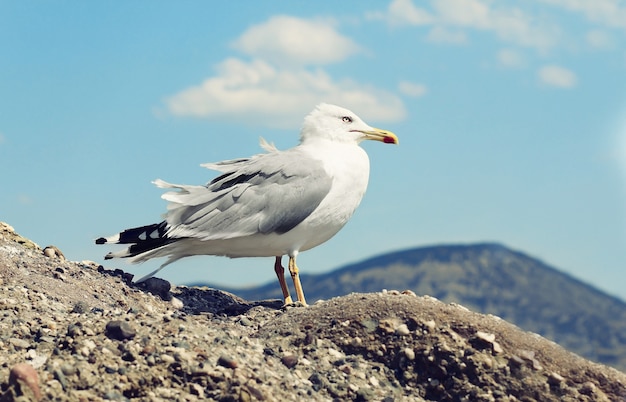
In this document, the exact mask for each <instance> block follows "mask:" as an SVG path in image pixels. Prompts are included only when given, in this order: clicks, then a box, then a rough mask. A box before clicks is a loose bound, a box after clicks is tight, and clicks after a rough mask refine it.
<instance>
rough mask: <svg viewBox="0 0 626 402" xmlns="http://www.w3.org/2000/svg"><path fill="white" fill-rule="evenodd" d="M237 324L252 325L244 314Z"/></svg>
mask: <svg viewBox="0 0 626 402" xmlns="http://www.w3.org/2000/svg"><path fill="white" fill-rule="evenodd" d="M239 324H241V325H243V326H244V327H251V326H252V325H253V324H252V321H251V320H250V319H249V318H248V317H246V316H245V315H244V316H242V317H241V318H240V319H239Z"/></svg>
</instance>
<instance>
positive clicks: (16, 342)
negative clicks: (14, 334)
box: [9, 338, 30, 349]
mask: <svg viewBox="0 0 626 402" xmlns="http://www.w3.org/2000/svg"><path fill="white" fill-rule="evenodd" d="M9 343H10V344H11V345H13V347H14V348H15V349H26V348H28V347H29V346H30V342H28V341H26V340H24V339H19V338H9Z"/></svg>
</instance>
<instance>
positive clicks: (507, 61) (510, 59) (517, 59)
mask: <svg viewBox="0 0 626 402" xmlns="http://www.w3.org/2000/svg"><path fill="white" fill-rule="evenodd" d="M496 58H497V59H498V64H500V65H501V66H503V67H507V68H520V67H524V66H525V65H526V60H525V59H524V56H522V54H521V53H520V52H518V51H516V50H512V49H502V50H500V51H499V52H498V54H497V55H496Z"/></svg>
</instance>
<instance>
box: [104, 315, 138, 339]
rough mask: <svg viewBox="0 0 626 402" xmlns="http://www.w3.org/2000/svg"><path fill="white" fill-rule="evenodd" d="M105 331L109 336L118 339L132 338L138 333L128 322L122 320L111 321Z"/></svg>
mask: <svg viewBox="0 0 626 402" xmlns="http://www.w3.org/2000/svg"><path fill="white" fill-rule="evenodd" d="M105 333H106V336H107V337H108V338H110V339H117V340H118V341H123V340H125V339H132V338H134V337H135V335H136V334H137V332H136V331H135V329H134V328H133V327H132V326H131V325H130V324H129V323H128V322H126V321H121V320H113V321H109V322H108V323H107V325H106V331H105Z"/></svg>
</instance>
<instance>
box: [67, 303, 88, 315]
mask: <svg viewBox="0 0 626 402" xmlns="http://www.w3.org/2000/svg"><path fill="white" fill-rule="evenodd" d="M88 311H89V305H88V304H87V303H86V302H84V301H79V302H78V303H76V304H74V307H73V308H72V311H71V312H72V313H78V314H84V313H86V312H88Z"/></svg>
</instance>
